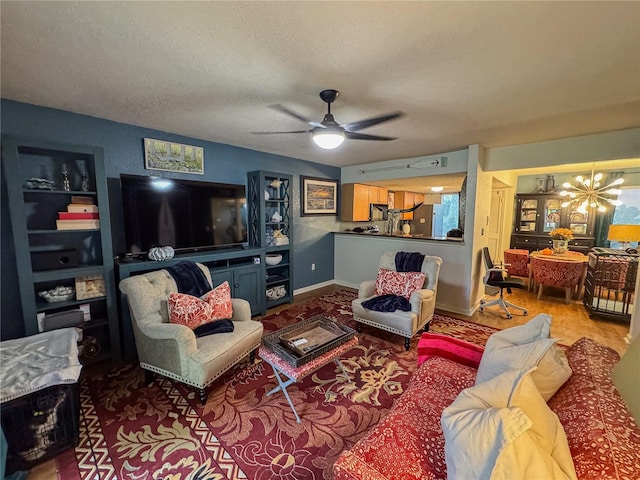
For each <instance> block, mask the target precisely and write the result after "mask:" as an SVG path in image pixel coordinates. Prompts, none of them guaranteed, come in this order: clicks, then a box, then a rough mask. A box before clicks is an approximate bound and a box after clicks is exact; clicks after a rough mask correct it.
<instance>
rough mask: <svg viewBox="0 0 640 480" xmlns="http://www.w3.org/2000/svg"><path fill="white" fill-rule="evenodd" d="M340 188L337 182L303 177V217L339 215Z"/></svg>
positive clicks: (301, 179)
mask: <svg viewBox="0 0 640 480" xmlns="http://www.w3.org/2000/svg"><path fill="white" fill-rule="evenodd" d="M338 186H339V183H338V181H337V180H330V179H326V178H314V177H303V176H301V177H300V201H301V202H302V208H301V209H300V212H301V215H302V216H310V215H337V214H338Z"/></svg>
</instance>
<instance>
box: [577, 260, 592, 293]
mask: <svg viewBox="0 0 640 480" xmlns="http://www.w3.org/2000/svg"><path fill="white" fill-rule="evenodd" d="M588 267H589V264H588V263H585V264H584V269H583V270H582V275H580V280H579V281H578V291H577V292H576V299H577V300H580V299H582V288H583V287H584V282H585V280H586V278H587V269H588Z"/></svg>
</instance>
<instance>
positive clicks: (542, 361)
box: [476, 314, 571, 401]
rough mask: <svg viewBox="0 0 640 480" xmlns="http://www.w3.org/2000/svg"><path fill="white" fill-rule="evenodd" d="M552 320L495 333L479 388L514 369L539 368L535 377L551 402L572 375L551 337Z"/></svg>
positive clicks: (546, 318)
mask: <svg viewBox="0 0 640 480" xmlns="http://www.w3.org/2000/svg"><path fill="white" fill-rule="evenodd" d="M550 326H551V317H550V316H549V315H544V314H541V315H538V316H537V317H535V318H533V319H532V320H530V321H529V322H527V323H526V324H525V325H521V326H518V327H512V328H508V329H505V330H501V331H499V332H496V333H494V334H493V335H491V336H490V337H489V339H488V340H487V344H486V346H485V350H484V353H483V355H482V359H481V360H480V365H479V367H478V375H477V377H476V385H479V384H480V383H482V382H486V381H487V380H490V379H491V378H493V377H495V376H497V375H499V374H501V373H503V372H505V371H507V370H511V369H528V368H531V367H538V368H537V369H536V370H535V371H534V372H533V373H532V375H531V376H532V378H533V381H534V382H535V384H536V386H537V387H538V390H539V391H540V394H541V395H542V397H543V398H544V399H545V400H546V401H548V400H549V399H550V398H551V397H552V396H553V395H554V394H555V393H556V392H557V391H558V389H559V388H560V387H561V386H562V385H563V384H564V383H565V382H566V381H567V380H568V379H569V377H570V376H571V367H570V366H569V362H568V361H567V357H566V355H565V354H564V352H563V351H562V350H560V348H558V346H557V345H556V341H557V340H554V339H552V338H548V337H549V331H550Z"/></svg>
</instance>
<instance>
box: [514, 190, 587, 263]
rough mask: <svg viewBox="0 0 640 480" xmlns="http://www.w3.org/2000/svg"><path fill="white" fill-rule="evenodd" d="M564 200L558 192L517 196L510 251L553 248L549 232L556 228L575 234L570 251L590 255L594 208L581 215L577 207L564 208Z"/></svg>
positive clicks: (570, 243) (570, 242)
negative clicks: (566, 229) (565, 229)
mask: <svg viewBox="0 0 640 480" xmlns="http://www.w3.org/2000/svg"><path fill="white" fill-rule="evenodd" d="M564 201H565V199H564V198H563V197H562V196H561V195H558V194H555V193H540V194H521V195H516V212H515V222H514V226H513V234H512V235H511V248H522V249H527V250H529V251H533V250H540V249H542V248H546V247H551V246H552V239H551V237H550V236H549V233H550V232H551V231H552V230H553V229H555V228H568V229H569V230H571V231H572V232H573V236H574V238H573V240H570V241H569V249H570V250H575V251H578V252H582V253H588V252H589V250H590V249H591V248H592V247H593V245H594V236H593V235H594V223H595V209H593V208H591V209H589V210H588V211H587V212H578V210H577V205H574V206H568V207H562V202H564Z"/></svg>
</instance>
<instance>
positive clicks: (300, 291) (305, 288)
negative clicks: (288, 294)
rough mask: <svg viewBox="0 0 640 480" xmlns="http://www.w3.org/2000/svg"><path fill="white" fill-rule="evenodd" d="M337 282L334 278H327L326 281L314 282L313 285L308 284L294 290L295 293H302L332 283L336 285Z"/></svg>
mask: <svg viewBox="0 0 640 480" xmlns="http://www.w3.org/2000/svg"><path fill="white" fill-rule="evenodd" d="M335 283H336V282H334V281H333V280H327V281H326V282H321V283H314V284H313V285H308V286H306V287H302V288H297V289H295V290H294V291H293V295H294V296H295V295H300V294H301V293H307V292H310V291H312V290H315V289H317V288H322V287H328V286H330V285H334V284H335Z"/></svg>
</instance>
